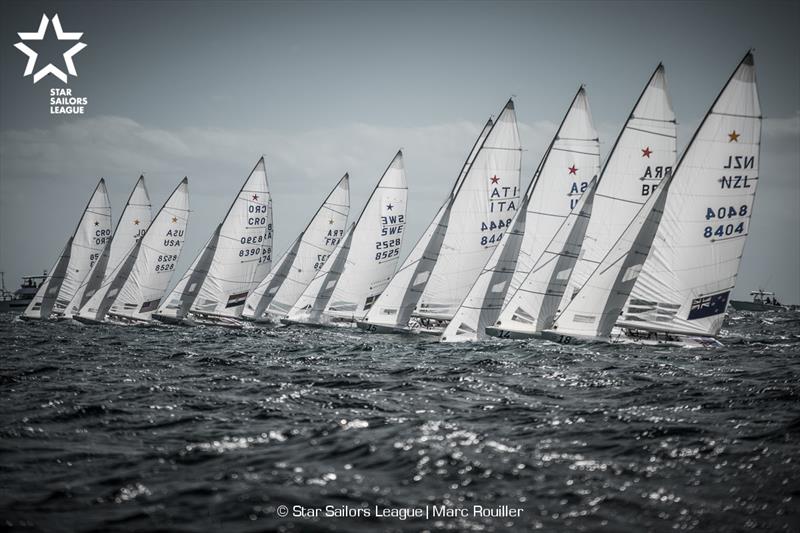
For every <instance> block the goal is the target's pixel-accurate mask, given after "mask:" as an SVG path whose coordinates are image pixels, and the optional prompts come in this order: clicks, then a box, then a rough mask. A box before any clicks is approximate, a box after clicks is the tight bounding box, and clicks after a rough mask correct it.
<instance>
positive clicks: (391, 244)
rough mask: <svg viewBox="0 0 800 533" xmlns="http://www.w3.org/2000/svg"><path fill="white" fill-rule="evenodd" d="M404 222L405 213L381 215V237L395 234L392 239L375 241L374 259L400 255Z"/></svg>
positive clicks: (378, 259) (382, 259) (379, 260)
mask: <svg viewBox="0 0 800 533" xmlns="http://www.w3.org/2000/svg"><path fill="white" fill-rule="evenodd" d="M405 224H406V217H405V215H383V216H381V237H389V236H392V235H397V237H396V238H394V239H388V240H385V241H383V240H381V241H375V250H377V251H376V252H375V260H376V261H378V262H381V261H384V260H386V259H392V258H394V257H397V256H399V255H400V244H401V243H402V237H401V235H402V233H403V228H404V227H405Z"/></svg>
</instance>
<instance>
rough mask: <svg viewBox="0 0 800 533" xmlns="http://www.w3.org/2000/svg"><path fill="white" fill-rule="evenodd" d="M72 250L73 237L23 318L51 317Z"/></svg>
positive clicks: (62, 250) (65, 246)
mask: <svg viewBox="0 0 800 533" xmlns="http://www.w3.org/2000/svg"><path fill="white" fill-rule="evenodd" d="M71 248H72V237H70V238H69V239H67V243H66V244H65V245H64V248H62V249H61V254H60V255H59V256H58V259H57V260H56V262H55V264H54V265H53V266H52V268H51V269H50V270H49V271H48V274H47V277H46V278H45V280H44V281H43V282H42V284H41V285H39V288H38V289H37V290H36V294H35V295H34V296H33V300H31V302H30V303H29V304H28V306H27V307H26V308H25V311H23V312H22V318H25V319H46V318H49V317H50V313H51V312H52V311H53V305H55V303H56V296H57V295H58V290H59V288H60V287H61V281H62V280H63V279H64V273H65V272H66V270H67V264H69V254H70V250H71Z"/></svg>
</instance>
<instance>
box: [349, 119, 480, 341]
mask: <svg viewBox="0 0 800 533" xmlns="http://www.w3.org/2000/svg"><path fill="white" fill-rule="evenodd" d="M493 124H494V122H493V121H492V119H489V120H488V121H487V122H486V125H485V126H484V127H483V130H481V133H480V135H478V139H477V140H476V141H475V144H474V145H473V146H472V150H470V153H469V155H468V156H467V160H466V161H465V162H464V165H463V166H462V167H461V172H460V173H459V174H458V178H456V182H455V184H454V185H453V189H452V190H451V191H450V194H449V195H448V196H447V199H446V200H445V202H444V204H443V205H442V206H441V207H440V208H439V210H438V211H437V212H436V216H434V217H433V220H432V221H431V223H430V224H429V225H428V227H427V229H426V230H425V231H424V232H423V234H422V237H420V239H419V241H417V244H416V245H415V246H414V248H413V249H412V250H411V253H410V254H409V255H408V257H407V258H406V260H405V261H404V262H403V264H402V265H401V266H400V268H399V269H398V271H397V273H396V274H395V275H394V276H393V277H392V279H391V281H389V285H387V286H386V289H385V290H384V291H383V292H382V293H381V295H380V296H379V297H378V299H377V300H376V302H375V305H373V306H372V308H371V309H370V310H369V312H368V313H367V315H366V316H365V317H364V321H363V322H361V323H359V326H361V327H364V328H365V329H368V330H370V331H393V330H401V329H403V328H404V327H405V326H406V324H407V323H408V320H409V319H410V318H411V313H412V312H413V311H414V308H415V307H416V305H417V302H418V301H419V297H420V295H421V294H422V291H424V290H425V285H426V284H427V282H428V279H429V278H430V273H431V270H432V269H433V266H434V265H435V264H436V260H437V259H438V257H439V250H440V249H441V247H442V242H443V241H444V236H445V233H446V231H447V225H448V220H449V218H450V207H451V206H452V200H453V194H454V192H455V191H456V190H457V189H458V187H459V186H460V185H461V182H462V181H463V180H464V177H465V176H466V174H467V171H468V170H469V167H470V166H471V165H472V162H473V161H474V160H475V156H476V155H477V153H478V151H479V150H480V147H481V146H482V145H483V141H484V140H485V139H486V135H488V133H489V130H490V129H491V127H492V125H493Z"/></svg>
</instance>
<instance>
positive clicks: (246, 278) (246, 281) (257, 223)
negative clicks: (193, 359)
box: [190, 157, 273, 318]
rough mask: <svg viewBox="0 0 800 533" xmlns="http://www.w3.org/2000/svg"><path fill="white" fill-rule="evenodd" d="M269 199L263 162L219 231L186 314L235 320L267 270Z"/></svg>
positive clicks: (268, 264) (269, 256) (270, 264)
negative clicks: (204, 271)
mask: <svg viewBox="0 0 800 533" xmlns="http://www.w3.org/2000/svg"><path fill="white" fill-rule="evenodd" d="M272 231H273V230H272V198H271V197H270V192H269V186H268V184H267V169H266V166H265V164H264V158H263V157H262V158H261V159H259V161H258V163H257V164H256V166H255V167H254V168H253V170H252V172H250V175H249V177H248V178H247V180H246V181H245V183H244V185H243V186H242V188H241V190H240V191H239V194H238V195H237V197H236V199H235V200H234V201H233V204H232V205H231V207H230V209H229V210H228V213H227V214H226V215H225V218H224V219H223V221H222V224H221V226H220V228H219V238H218V239H217V244H216V250H215V251H214V259H213V260H212V261H211V265H210V266H209V267H208V273H207V274H206V276H205V278H204V279H203V281H202V283H201V285H200V289H199V290H198V292H197V296H196V297H195V299H194V303H193V304H192V306H191V308H190V311H191V312H193V313H198V314H201V315H206V316H214V317H230V318H238V317H239V315H241V313H242V309H243V308H244V302H245V300H246V299H247V296H248V295H249V294H250V291H252V290H253V289H254V288H255V287H256V285H258V283H259V282H260V281H261V280H262V279H264V276H266V275H267V273H268V272H269V271H270V269H271V268H272Z"/></svg>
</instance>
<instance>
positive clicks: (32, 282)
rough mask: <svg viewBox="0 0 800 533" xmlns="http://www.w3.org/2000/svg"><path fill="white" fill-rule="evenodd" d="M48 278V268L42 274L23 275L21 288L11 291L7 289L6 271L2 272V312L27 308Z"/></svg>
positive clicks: (0, 301)
mask: <svg viewBox="0 0 800 533" xmlns="http://www.w3.org/2000/svg"><path fill="white" fill-rule="evenodd" d="M46 279H47V271H46V270H45V271H44V272H43V273H42V275H40V276H22V283H21V284H20V286H19V289H17V290H15V291H14V292H11V291H9V290H7V289H6V280H5V273H4V272H0V313H8V312H10V311H22V310H25V308H26V307H28V304H29V303H31V300H33V297H34V296H36V291H37V290H38V289H39V286H41V284H42V283H44V281H45V280H46Z"/></svg>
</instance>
